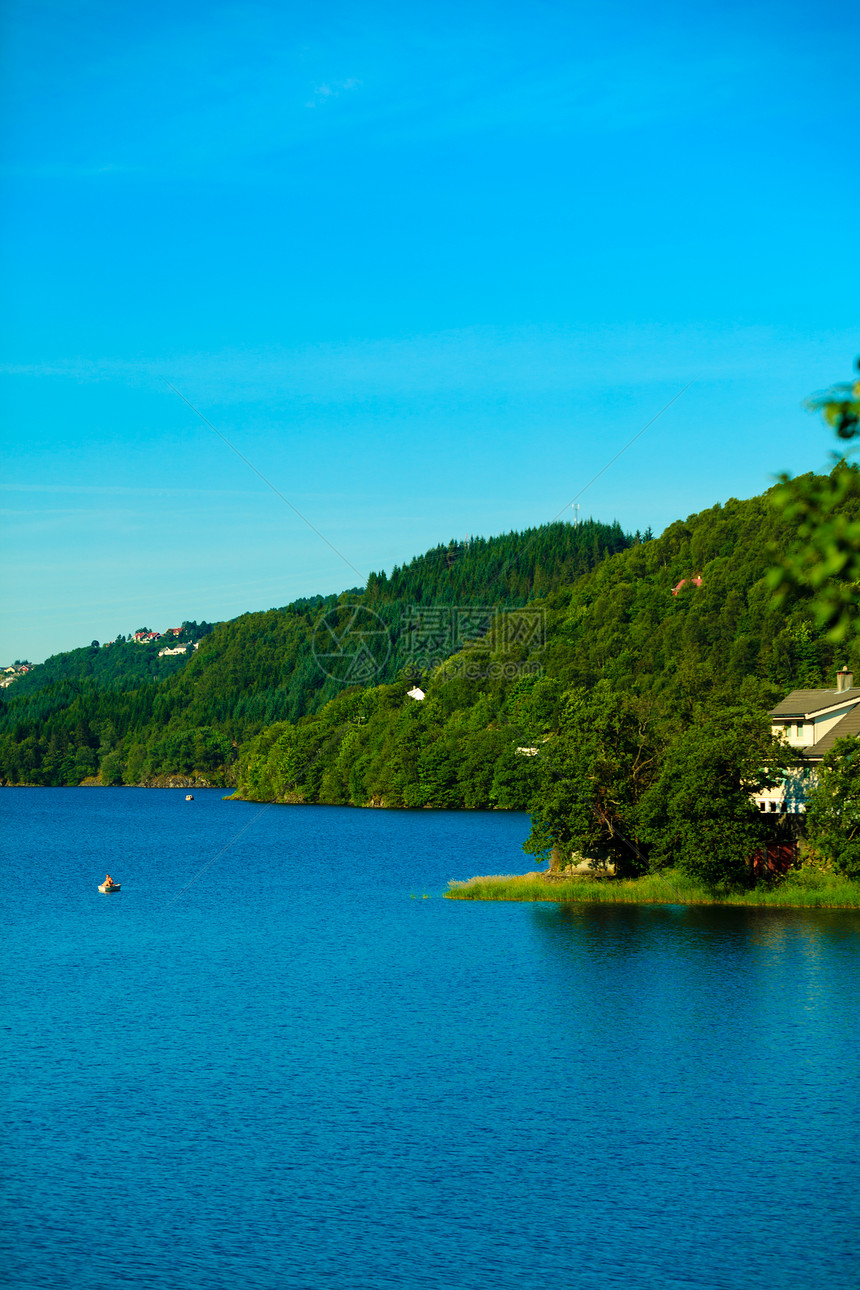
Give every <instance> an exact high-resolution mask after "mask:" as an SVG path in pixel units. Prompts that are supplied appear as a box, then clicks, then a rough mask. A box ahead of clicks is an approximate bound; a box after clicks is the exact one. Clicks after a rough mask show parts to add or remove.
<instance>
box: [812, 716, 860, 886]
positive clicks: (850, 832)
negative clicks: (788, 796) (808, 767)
mask: <svg viewBox="0 0 860 1290" xmlns="http://www.w3.org/2000/svg"><path fill="white" fill-rule="evenodd" d="M816 781H817V782H816V785H815V788H814V789H813V791H812V794H811V795H810V799H809V803H808V806H807V812H806V830H807V837H808V839H809V842H810V845H811V846H812V848H813V850H814V851H817V852H818V854H819V855H820V856H822V857H823V858H824V859H825V860H827V861H829V862H830V863H831V864H832V865H833V867H834V868H835V869H837V870H838V871H839V872H840V873H844V874H847V875H848V876H849V877H851V878H857V877H860V738H858V737H857V736H856V735H851V736H849V737H848V738H846V739H838V740H837V741H836V743H835V744H834V745H833V747H832V748H831V749H830V751H829V752H828V753H827V754H826V755H825V756H824V758H823V759H822V761H821V765H820V766H819V767H818V771H817V775H816Z"/></svg>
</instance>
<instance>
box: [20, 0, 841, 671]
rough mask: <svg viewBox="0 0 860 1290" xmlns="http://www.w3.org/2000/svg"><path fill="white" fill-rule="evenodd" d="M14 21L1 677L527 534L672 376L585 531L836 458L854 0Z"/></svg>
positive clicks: (291, 8)
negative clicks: (816, 412) (833, 416)
mask: <svg viewBox="0 0 860 1290" xmlns="http://www.w3.org/2000/svg"><path fill="white" fill-rule="evenodd" d="M4 22H5V33H4V35H5V53H4V59H5V66H4V68H3V71H4V80H5V89H4V96H5V97H4V101H3V121H4V131H3V134H4V138H3V157H2V174H3V186H4V205H5V215H4V223H3V245H4V250H3V265H2V269H3V279H4V282H5V291H4V295H5V300H4V304H5V308H4V317H5V324H4V333H3V361H2V368H0V391H2V400H3V416H4V424H5V426H6V433H5V435H4V441H5V449H4V470H3V486H2V500H1V501H0V504H2V508H3V514H4V534H5V542H4V554H3V558H2V570H3V596H4V604H5V606H6V613H5V615H4V626H3V629H2V638H0V662H7V661H11V660H12V659H13V658H16V657H18V658H21V657H29V658H32V659H34V660H39V659H42V658H44V657H45V656H46V655H48V654H50V653H53V652H56V651H58V650H61V649H66V648H70V647H73V646H75V645H79V644H82V643H88V642H89V640H90V639H91V638H93V637H96V638H98V639H99V640H105V639H109V638H111V637H113V636H114V635H116V633H118V632H128V631H130V630H134V629H135V628H136V627H139V626H141V625H143V624H147V625H148V626H151V627H155V628H160V629H163V628H165V627H167V626H169V625H173V624H175V623H178V622H180V621H181V620H182V619H183V618H198V619H200V618H207V619H210V620H217V619H222V618H227V617H232V616H234V615H236V614H238V613H241V612H243V611H245V610H248V609H258V608H268V607H270V606H274V605H282V604H285V603H287V602H288V601H289V600H290V599H292V598H294V597H296V596H299V595H306V594H313V593H315V592H328V591H336V590H341V589H343V588H344V587H348V586H354V585H356V584H357V583H358V582H359V581H360V580H361V579H360V578H359V577H357V575H356V573H355V570H358V571H359V573H360V574H361V577H362V578H363V577H364V576H365V575H366V573H367V572H368V571H369V570H371V569H379V568H389V569H390V568H391V566H392V565H393V564H394V563H396V562H399V561H402V560H404V559H408V558H409V557H410V556H411V555H413V554H415V553H417V552H419V551H422V550H424V549H426V548H427V547H429V546H432V545H435V543H436V542H438V541H443V540H448V539H449V538H451V537H454V536H457V537H463V536H465V535H466V534H484V535H489V534H492V533H498V532H503V531H507V530H509V529H512V528H521V527H525V526H527V525H532V524H538V523H541V522H543V521H545V520H548V519H552V518H553V517H554V516H556V515H557V514H559V512H561V511H563V509H564V508H565V506H566V505H567V504H568V503H569V501H570V500H571V498H573V497H574V496H575V495H576V494H577V493H579V492H580V490H581V489H583V487H584V486H585V485H587V484H588V482H589V480H590V479H591V478H592V477H593V476H594V475H596V474H597V472H598V471H599V470H601V468H602V467H603V466H604V465H605V464H606V462H607V461H609V459H610V458H611V457H612V456H613V455H614V454H615V453H616V452H617V451H618V450H619V449H620V448H622V447H623V446H624V444H625V443H627V442H628V441H629V440H631V439H632V438H633V437H634V435H636V434H637V432H638V431H639V430H640V429H641V428H642V427H643V426H644V425H645V424H646V422H648V421H649V420H650V419H651V418H652V417H654V415H655V414H656V413H658V412H659V411H660V409H661V408H663V407H664V406H665V405H666V404H667V403H669V401H670V400H671V399H673V398H674V396H675V395H677V394H678V392H679V391H680V390H681V389H683V388H684V387H685V386H687V385H688V384H689V383H690V382H693V384H692V385H691V386H690V388H689V389H687V390H686V392H685V393H684V394H683V395H682V397H681V398H680V399H678V400H677V401H676V402H675V403H673V404H672V406H671V407H670V408H669V409H668V410H667V411H666V412H665V413H663V415H662V416H660V417H659V418H658V420H657V421H656V422H655V423H654V424H653V425H652V426H651V427H650V429H649V430H647V431H646V433H645V434H644V435H642V437H641V438H640V439H638V440H637V441H636V443H635V444H633V446H632V447H630V448H629V450H628V451H627V452H626V453H624V455H623V456H622V457H621V458H620V459H619V460H618V461H617V462H616V463H615V464H614V465H613V466H612V467H611V469H610V470H608V471H606V473H605V474H603V475H602V476H601V478H600V479H599V480H598V481H597V482H596V483H595V484H593V485H592V486H591V487H590V488H588V489H587V490H586V492H585V493H584V494H583V496H582V497H581V506H582V512H581V513H582V514H583V515H588V514H593V515H594V516H595V517H597V518H600V519H603V520H607V521H611V520H613V519H618V520H619V522H620V523H621V524H622V525H623V526H624V527H625V528H628V529H636V528H641V529H644V528H646V527H647V526H649V525H650V526H651V527H652V528H653V529H654V530H655V531H656V532H659V531H660V530H661V529H662V528H663V527H665V526H666V525H667V524H668V523H671V521H672V520H674V519H676V518H678V517H681V516H685V515H687V514H689V513H691V512H694V511H696V510H700V509H702V508H704V507H706V506H710V505H712V504H713V503H714V502H717V501H725V500H726V499H727V498H729V497H731V496H736V497H744V496H750V495H752V494H754V493H757V492H760V491H761V490H762V489H763V488H765V487H767V485H768V484H769V482H771V480H772V477H773V475H774V474H775V473H776V472H778V471H779V470H781V469H788V470H790V471H793V472H794V473H797V472H800V471H803V470H808V469H811V468H818V467H821V466H822V465H823V464H824V463H825V462H826V459H827V452H828V450H829V447H830V444H829V443H828V440H827V436H826V435H825V433H824V432H823V431H822V430H821V429H820V428H819V427H818V425H817V424H816V422H815V420H814V419H813V418H812V417H810V416H809V415H808V414H807V413H806V412H804V411H803V409H802V406H801V405H802V400H803V399H804V397H805V396H806V395H807V394H809V393H810V392H811V391H813V390H815V389H818V388H820V387H822V386H825V385H828V384H830V383H831V382H833V381H836V380H841V379H845V378H847V376H848V375H849V372H850V365H851V362H852V359H853V357H854V355H855V353H856V352H858V351H860V335H858V331H860V329H858V328H857V298H858V293H857V278H856V266H857V255H856V240H857V239H856V233H857V229H856V212H857V209H858V200H857V198H858V193H857V176H858V166H857V147H856V140H857V135H858V131H857V120H858V111H857V109H858V93H857V78H856V76H854V75H852V74H851V71H850V68H851V60H852V59H853V53H852V52H851V51H852V49H855V48H856V41H857V36H858V22H857V17H856V12H855V9H854V6H851V5H848V4H827V3H824V4H819V5H811V4H806V5H793V4H791V3H786V4H780V5H774V4H767V5H756V4H754V3H753V4H750V3H744V4H720V5H714V4H708V3H704V4H700V5H696V6H690V5H688V4H684V5H661V4H659V3H658V4H651V3H649V4H648V5H645V4H632V3H617V4H612V3H609V4H603V5H600V6H595V5H593V4H578V3H575V2H574V3H564V4H561V3H533V2H530V3H529V4H528V5H526V4H522V3H521V4H504V3H497V4H492V5H490V4H475V3H469V2H468V0H465V2H463V3H458V4H449V3H446V2H445V0H434V3H433V4H420V3H417V4H416V3H413V4H409V5H403V4H369V3H366V4H351V5H345V4H344V5H338V4H328V5H325V6H323V5H318V4H315V5H311V4H308V3H306V2H305V3H298V4H287V3H283V4H270V3H262V4H242V5H241V6H240V5H238V4H229V5H219V4H217V3H216V4H205V5H204V4H199V5H198V4H192V3H182V2H181V0H180V2H179V3H173V4H171V5H162V4H158V3H154V4H149V5H147V6H139V7H133V6H130V5H123V4H118V3H116V4H101V3H86V0H75V3H74V4H71V3H18V4H16V3H14V0H13V2H12V3H10V4H8V5H7V8H6V12H5V18H4ZM852 275H854V276H853V277H852ZM168 381H169V382H171V383H172V384H173V385H175V386H176V387H177V388H178V389H180V390H181V391H182V393H183V394H184V395H185V396H186V397H187V398H188V399H189V400H190V401H191V402H192V403H193V404H194V405H195V406H196V407H198V408H199V409H200V411H201V412H202V413H204V415H205V416H206V417H207V418H208V419H209V420H210V421H211V422H212V423H213V424H214V425H215V426H217V428H218V429H219V430H220V431H221V432H222V433H223V434H224V435H225V436H226V437H227V438H228V439H229V440H230V441H231V442H232V443H233V444H234V445H235V446H236V448H237V449H239V450H240V451H241V452H242V453H243V454H244V456H245V457H247V458H248V459H249V460H250V461H252V462H253V463H254V465H255V466H256V467H257V468H258V470H260V471H261V472H262V473H263V474H264V475H265V476H266V478H267V479H269V480H270V481H271V482H272V484H274V485H275V486H276V487H277V488H278V489H279V490H280V491H281V492H282V493H283V494H284V495H285V496H286V497H288V498H289V499H290V501H291V502H292V503H293V504H294V505H295V506H296V507H297V508H298V509H299V510H301V511H302V512H303V513H304V514H305V515H306V516H307V517H308V518H309V519H310V520H311V521H312V522H313V524H314V525H315V526H316V527H317V528H318V529H319V530H321V531H322V532H323V533H324V534H325V535H326V537H327V538H328V539H329V541H330V542H331V543H332V544H333V545H334V546H335V547H336V548H337V550H338V551H339V552H341V553H342V555H343V556H344V559H343V560H341V559H340V558H339V557H338V555H337V554H335V553H334V552H333V551H332V550H331V549H330V548H329V547H328V546H327V545H325V544H324V543H323V542H321V541H320V539H319V538H318V537H317V536H315V535H314V534H313V533H312V532H311V531H310V530H309V529H308V528H306V527H305V526H304V525H303V523H302V521H301V520H300V519H299V518H297V516H296V515H295V514H294V512H293V511H291V510H290V509H289V508H288V507H286V506H285V505H284V504H283V502H282V501H280V500H279V499H278V498H277V497H276V496H275V495H274V494H273V493H272V492H270V491H269V490H268V489H267V488H266V486H265V484H264V483H262V481H261V480H260V479H259V478H258V477H257V476H256V475H255V474H254V473H252V472H251V471H250V470H249V469H248V467H247V466H245V465H243V463H242V462H241V461H240V460H239V459H238V458H237V457H236V456H235V455H234V454H233V453H232V452H231V451H230V450H229V448H228V447H227V446H226V445H225V444H224V443H223V442H222V441H221V440H220V439H218V438H217V437H216V436H215V435H214V434H213V433H212V431H211V430H209V429H207V428H206V426H205V425H204V424H203V423H202V422H201V421H200V420H199V419H198V418H196V417H195V416H194V414H193V413H192V412H191V411H190V410H189V408H188V407H187V406H186V405H185V404H184V403H183V402H182V401H181V400H180V399H179V398H177V396H176V395H175V394H173V393H172V392H171V391H170V389H169V388H168V385H167V383H166V382H168ZM568 513H570V512H568Z"/></svg>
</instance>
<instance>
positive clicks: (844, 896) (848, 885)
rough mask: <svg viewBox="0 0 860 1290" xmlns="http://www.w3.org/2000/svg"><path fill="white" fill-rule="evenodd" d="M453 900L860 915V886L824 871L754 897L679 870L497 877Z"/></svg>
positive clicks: (450, 895)
mask: <svg viewBox="0 0 860 1290" xmlns="http://www.w3.org/2000/svg"><path fill="white" fill-rule="evenodd" d="M445 896H446V899H448V900H554V901H575V902H577V903H578V904H591V903H594V904H602V905H614V904H634V905H767V906H772V907H778V906H779V907H783V908H792V907H806V908H813V909H814V908H819V909H860V882H856V881H852V880H851V879H849V878H842V877H840V876H839V875H838V874H833V873H823V872H822V871H821V870H819V869H799V870H797V871H796V872H795V873H790V874H788V875H787V876H786V878H785V879H784V880H783V881H782V882H781V883H779V884H778V885H776V886H772V887H769V886H764V885H762V886H759V887H756V888H755V889H753V890H752V891H744V890H734V891H713V890H711V889H710V888H708V887H703V886H700V885H699V884H698V883H696V882H694V881H693V880H692V879H690V878H686V877H684V875H683V874H681V873H679V872H678V871H677V870H675V869H667V870H664V871H663V872H662V873H654V874H647V875H646V876H645V877H644V878H629V879H617V880H616V879H612V878H602V879H599V880H595V879H590V878H578V877H577V878H570V879H567V880H562V881H560V882H557V881H556V882H547V880H546V878H545V877H544V875H543V874H525V875H523V876H519V875H510V874H495V875H493V876H488V877H483V878H470V879H469V881H468V882H452V883H451V885H450V889H449V890H448V891H446V892H445Z"/></svg>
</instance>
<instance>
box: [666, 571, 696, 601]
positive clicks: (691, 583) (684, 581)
mask: <svg viewBox="0 0 860 1290" xmlns="http://www.w3.org/2000/svg"><path fill="white" fill-rule="evenodd" d="M688 584H689V586H691V587H701V585H702V575H701V574H700V573H694V574H693V576H692V578H682V579H681V581H680V582H679V583H678V584H677V585H676V586H674V587H673V588H672V595H673V596H677V594H678V592H679V591H680V590H681V589H682V588H683V587H686V586H687V585H688Z"/></svg>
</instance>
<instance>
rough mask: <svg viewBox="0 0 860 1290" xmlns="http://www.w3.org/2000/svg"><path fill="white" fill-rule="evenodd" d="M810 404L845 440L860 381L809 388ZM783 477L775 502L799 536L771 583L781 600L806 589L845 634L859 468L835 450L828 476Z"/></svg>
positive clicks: (854, 618) (831, 626)
mask: <svg viewBox="0 0 860 1290" xmlns="http://www.w3.org/2000/svg"><path fill="white" fill-rule="evenodd" d="M857 368H858V371H860V360H858V363H857ZM807 407H808V408H809V409H810V410H811V411H815V412H820V413H821V414H822V416H823V418H824V420H825V422H826V423H827V424H828V425H829V426H831V427H832V428H833V429H834V430H835V432H836V435H837V437H838V438H839V439H840V440H842V441H843V442H844V441H850V440H854V439H857V438H858V437H860V380H855V381H852V382H845V383H844V384H842V385H835V386H833V387H831V389H829V390H825V391H824V392H823V393H822V394H818V395H814V396H813V397H812V398H811V399H809V400H808V401H807ZM780 478H781V487H780V488H779V489H777V490H776V492H775V493H774V494H773V506H774V508H775V509H776V510H777V511H778V512H779V513H780V514H781V516H782V517H783V519H785V520H787V521H788V523H789V524H791V525H792V526H793V527H794V529H795V530H796V535H797V542H796V545H795V546H794V547H793V549H792V550H791V551H789V552H788V553H787V554H786V555H784V556H783V557H782V558H781V559H780V560H779V561H778V563H777V564H776V565H775V566H774V569H773V571H772V574H771V585H772V586H773V587H774V589H775V590H776V594H777V597H778V598H779V599H784V598H785V596H786V595H787V594H789V593H790V592H792V591H794V592H800V593H801V594H804V593H806V594H808V593H809V592H811V593H812V597H811V607H812V611H813V613H814V615H815V617H816V619H817V622H818V626H819V627H821V628H824V629H825V630H826V631H827V633H828V636H829V639H830V640H832V641H843V640H845V639H846V638H847V637H848V636H849V634H852V633H854V632H856V629H857V622H858V605H860V470H858V468H857V466H856V464H854V463H853V462H851V461H849V460H848V459H847V457H846V456H845V455H843V454H842V453H840V454H838V455H837V454H834V460H833V467H832V469H831V471H830V473H829V475H824V476H821V475H803V476H801V477H800V478H799V479H791V478H789V477H788V476H787V475H782V476H781V477H780Z"/></svg>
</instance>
